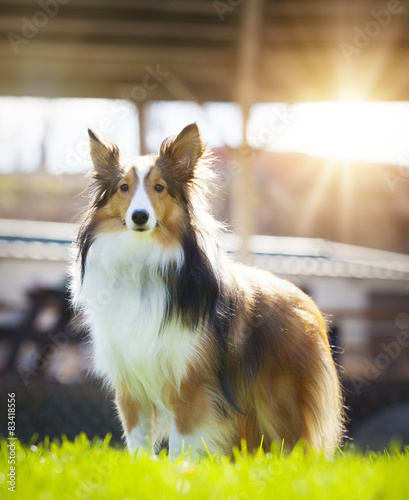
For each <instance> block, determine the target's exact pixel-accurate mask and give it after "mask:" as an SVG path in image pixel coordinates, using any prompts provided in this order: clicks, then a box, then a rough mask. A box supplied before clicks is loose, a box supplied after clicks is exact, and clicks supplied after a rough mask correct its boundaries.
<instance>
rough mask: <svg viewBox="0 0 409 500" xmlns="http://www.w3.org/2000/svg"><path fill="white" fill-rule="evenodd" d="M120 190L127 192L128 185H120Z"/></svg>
mask: <svg viewBox="0 0 409 500" xmlns="http://www.w3.org/2000/svg"><path fill="white" fill-rule="evenodd" d="M120 189H121V191H128V189H129V186H128V184H121V186H120Z"/></svg>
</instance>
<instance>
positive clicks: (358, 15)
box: [0, 0, 409, 445]
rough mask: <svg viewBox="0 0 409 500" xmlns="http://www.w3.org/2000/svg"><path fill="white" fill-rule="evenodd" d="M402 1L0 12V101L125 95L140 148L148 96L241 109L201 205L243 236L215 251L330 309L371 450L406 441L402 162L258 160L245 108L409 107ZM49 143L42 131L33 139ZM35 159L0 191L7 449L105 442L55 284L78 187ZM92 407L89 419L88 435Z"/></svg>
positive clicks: (408, 319)
mask: <svg viewBox="0 0 409 500" xmlns="http://www.w3.org/2000/svg"><path fill="white" fill-rule="evenodd" d="M408 7H409V2H408V0H404V1H398V0H389V1H386V0H375V1H373V0H365V1H363V0H359V1H354V0H347V1H341V0H335V1H331V2H329V1H327V2H325V1H324V0H314V1H295V0H294V1H293V0H290V1H287V0H274V1H273V0H245V1H240V0H238V1H237V0H234V1H233V0H220V1H219V0H218V1H204V0H194V1H192V0H177V1H170V2H166V1H164V0H160V1H151V2H149V1H146V0H107V1H104V2H103V1H101V0H70V1H66V0H64V1H63V0H44V1H39V2H37V1H33V0H19V1H15V0H0V15H1V16H0V34H1V37H0V69H1V75H2V78H1V80H0V95H13V96H38V97H45V98H60V97H77V98H82V97H93V98H95V97H100V98H109V99H121V100H127V102H128V106H131V107H132V108H133V109H134V111H135V114H136V112H137V116H138V123H139V127H138V130H139V132H138V136H137V137H135V142H139V144H140V152H141V153H142V154H144V153H147V152H148V149H149V148H148V145H147V143H148V141H147V136H148V133H149V130H150V128H153V127H154V124H152V123H150V122H149V121H148V113H147V110H148V106H149V104H150V103H151V102H153V101H172V100H175V101H192V102H196V103H198V104H203V103H206V102H236V103H238V104H239V105H240V107H241V111H242V123H241V128H242V132H243V133H242V136H243V137H242V146H241V147H239V148H237V150H236V151H233V152H232V151H226V150H222V151H218V153H220V155H219V156H220V157H221V160H220V163H219V164H218V165H217V168H218V170H219V171H220V173H221V174H222V186H221V187H222V188H225V191H228V196H227V201H224V202H223V201H222V202H220V200H219V199H218V198H215V200H214V205H215V208H216V211H217V213H218V216H219V218H220V219H222V220H225V221H228V223H229V225H230V226H231V227H232V228H233V229H234V230H235V232H236V233H237V235H238V236H239V238H238V239H236V238H229V239H228V240H227V246H228V247H229V248H230V249H231V252H232V253H235V254H236V255H238V256H239V257H240V258H241V259H242V260H246V261H248V262H249V263H251V264H254V265H256V266H259V267H263V268H266V269H270V270H272V271H273V272H275V273H277V274H279V275H281V276H284V277H286V278H288V279H290V280H291V281H293V282H294V283H295V284H297V285H298V286H300V287H301V288H303V289H304V290H305V291H306V292H307V293H309V294H311V295H312V296H313V298H314V299H315V300H316V301H317V303H318V305H319V306H320V307H321V308H322V310H323V311H324V312H325V313H326V314H328V318H329V323H330V325H331V329H332V330H331V335H332V341H333V343H334V345H335V346H336V348H335V350H334V356H335V357H336V359H337V362H338V363H339V364H340V365H341V366H343V369H342V370H341V376H342V377H343V380H344V383H345V385H346V387H347V388H348V392H347V393H346V398H347V399H346V402H347V405H349V406H350V408H351V410H350V417H351V432H352V433H353V434H354V432H355V435H356V436H361V437H362V441H361V442H363V443H369V444H371V443H373V442H374V441H373V440H372V441H371V436H369V437H368V435H364V434H365V433H363V432H362V426H364V427H365V425H366V419H367V418H369V417H373V414H374V413H376V412H378V411H381V410H384V409H385V408H387V410H385V411H386V413H382V414H381V416H382V418H380V420H377V421H376V422H374V421H372V426H371V429H378V430H377V431H374V432H378V435H379V427H381V428H383V430H385V431H387V432H385V435H384V436H383V438H382V436H381V439H380V441H379V443H381V445H382V443H384V442H385V439H387V438H389V437H391V436H392V435H393V432H394V429H396V432H399V434H401V435H402V436H405V432H406V431H407V429H408V425H406V424H405V422H404V419H405V418H406V417H405V415H407V408H406V406H405V403H406V404H408V402H409V388H408V382H409V353H408V349H409V347H408V346H409V340H408V336H409V334H408V330H409V300H408V298H409V290H408V278H409V257H408V255H407V254H408V253H409V237H408V227H409V208H408V204H407V196H408V182H407V181H408V179H409V175H408V170H407V164H403V166H402V164H400V165H389V166H385V165H376V166H375V165H366V166H362V165H360V166H359V168H358V165H356V164H353V163H351V164H349V165H347V166H345V165H343V164H341V163H339V162H338V163H337V162H333V164H331V165H328V164H326V162H324V161H323V160H317V159H315V158H306V157H305V156H301V155H299V156H297V155H292V156H291V155H271V156H270V157H268V155H266V154H264V156H263V155H258V154H255V152H254V151H253V150H252V149H251V147H250V146H249V145H248V138H247V136H246V132H247V125H248V118H249V115H250V113H251V107H252V105H253V104H254V103H263V102H264V103H269V102H274V103H277V102H281V103H289V104H292V103H296V102H306V101H345V100H368V101H369V100H373V101H382V100H383V101H392V100H394V101H399V100H400V101H405V100H406V101H409V86H408V85H407V83H408V77H407V65H406V64H405V63H406V60H407V58H408V56H409V45H408V35H407V33H408V25H409V8H408ZM122 111H123V107H119V108H118V110H117V112H118V120H119V119H120V117H121V116H122ZM2 119H3V120H4V119H5V118H4V117H0V120H2ZM61 120H64V116H61ZM351 120H354V117H353V116H352V117H351ZM106 121H107V120H105V121H104V122H101V124H100V125H101V129H104V127H105V126H106V128H109V127H108V125H107V124H106V123H105V122H106ZM52 131H53V130H52V124H50V122H49V121H48V119H47V120H45V132H44V134H45V136H46V135H47V134H48V135H49V134H52ZM136 133H137V132H135V134H136ZM13 139H14V140H15V141H19V139H20V138H19V137H16V138H13ZM341 140H342V138H340V141H341ZM385 140H388V138H386V139H385ZM21 147H22V148H24V144H21ZM233 155H234V156H233ZM40 156H41V158H40V160H41V161H40V165H41V172H38V175H36V176H32V177H31V178H30V184H29V183H27V182H26V181H23V182H20V179H21V178H20V176H19V175H16V174H14V175H10V176H8V177H7V178H6V180H4V179H2V182H0V194H1V199H0V210H1V215H0V216H1V217H2V220H0V274H1V286H0V341H1V347H2V348H1V350H0V371H2V379H3V380H4V382H2V384H0V397H2V398H3V397H4V396H5V394H7V392H9V391H10V390H14V389H15V390H16V393H17V401H18V404H19V408H20V410H21V411H22V412H23V417H22V418H21V420H20V422H23V423H20V425H21V428H20V437H21V439H25V440H28V439H29V438H30V436H31V435H32V434H33V433H35V432H38V434H39V438H41V437H43V436H44V435H46V434H47V433H48V434H52V435H59V434H60V433H61V432H66V433H67V434H68V435H69V436H73V435H75V433H76V432H78V431H80V430H82V429H86V430H87V432H88V433H89V434H90V435H92V433H93V432H95V433H100V434H104V433H105V432H107V430H111V431H113V432H114V433H116V434H115V436H116V438H117V439H119V434H118V427H117V424H116V423H115V419H114V416H113V414H112V411H110V405H109V401H108V400H107V397H106V396H105V395H104V396H101V395H100V394H99V393H98V392H97V389H95V390H94V389H93V388H90V386H89V385H88V384H89V383H90V378H89V375H88V371H89V357H88V356H89V346H88V345H87V343H86V340H85V338H84V336H83V335H82V334H83V333H84V332H74V331H73V330H72V329H71V327H70V326H69V320H70V317H71V311H70V310H69V305H68V303H67V296H66V289H65V280H66V266H67V257H68V247H69V246H70V245H71V242H72V240H73V238H74V237H75V230H76V226H75V225H73V224H68V223H67V222H68V221H69V220H72V218H73V216H75V215H77V214H78V213H79V212H80V210H81V208H82V205H83V203H84V200H78V199H75V201H73V198H74V196H75V195H76V194H77V193H79V192H80V191H81V190H82V188H83V187H84V182H83V181H82V180H80V179H79V177H77V176H74V175H73V176H65V177H64V176H61V178H60V179H59V180H58V181H57V182H56V181H55V179H54V180H50V181H45V180H46V178H47V175H46V173H45V172H44V166H45V140H44V143H43V144H42V149H41V154H40ZM260 158H261V159H260ZM398 158H399V154H398V153H397V160H398ZM0 161H1V159H0ZM232 162H234V167H233V168H231V166H232V165H233V163H232ZM397 163H398V161H397ZM402 167H403V168H402ZM405 169H406V170H405ZM352 170H354V174H353V175H352V174H351V172H352ZM334 172H338V173H337V174H334ZM340 172H341V174H340ZM317 179H319V181H318V182H316V183H315V182H314V181H316V180H317ZM322 179H323V180H322ZM3 181H4V182H3ZM57 184H58V186H57ZM316 184H317V185H316ZM45 185H46V186H47V188H45ZM308 193H310V194H309V195H308ZM334 200H340V203H335V202H334ZM55 207H58V210H56V208H55ZM16 219H20V220H16ZM27 219H31V221H28V220H27ZM37 219H38V220H37ZM40 221H42V222H40ZM51 221H53V222H51ZM57 222H58V223H57ZM257 235H264V236H257ZM266 235H269V236H266ZM271 235H275V236H271ZM301 237H303V238H301ZM330 240H331V241H330ZM335 242H337V243H335ZM366 247H374V248H366ZM375 247H376V248H377V250H375ZM381 249H382V250H381ZM16 373H17V375H18V377H19V378H18V379H16V378H15V375H16ZM19 384H24V385H19ZM61 384H66V385H61ZM32 394H35V397H33V396H32ZM65 398H68V399H67V400H66V401H65V400H64V399H65ZM93 398H94V399H93ZM67 401H68V403H67ZM84 401H85V402H86V403H87V404H83V403H84ZM40 403H41V404H40ZM71 403H72V404H71ZM394 405H397V406H399V408H395V409H396V411H394V409H393V408H392V409H388V408H389V407H392V406H394ZM44 408H45V409H46V410H44ZM87 408H88V410H87ZM90 408H92V409H93V411H92V413H93V414H95V413H97V414H98V410H96V411H95V408H100V409H101V411H100V415H101V419H100V420H99V422H93V423H92V425H89V420H90V418H89V415H90V410H89V409H90ZM30 412H31V413H30ZM388 412H389V413H388ZM34 414H35V415H36V418H33V415H34ZM385 415H386V416H385ZM1 418H3V414H1V415H0V420H1ZM373 418H377V417H376V416H375V417H373ZM67 421H70V424H71V425H72V426H71V428H70V429H69V430H67V429H66V423H67ZM33 422H35V424H33ZM379 422H381V424H379ZM402 422H404V423H403V424H402ZM397 423H399V425H397ZM395 425H396V427H395ZM368 428H369V427H368ZM4 432H5V431H4V427H3V424H2V421H0V433H4ZM385 436H386V437H385ZM372 437H373V436H372ZM382 439H383V441H382Z"/></svg>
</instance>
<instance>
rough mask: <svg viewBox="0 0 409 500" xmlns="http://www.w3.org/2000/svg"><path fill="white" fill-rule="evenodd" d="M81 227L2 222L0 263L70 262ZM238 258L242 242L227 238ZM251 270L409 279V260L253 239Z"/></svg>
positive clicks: (337, 246) (317, 243) (315, 243)
mask: <svg viewBox="0 0 409 500" xmlns="http://www.w3.org/2000/svg"><path fill="white" fill-rule="evenodd" d="M76 231H77V226H76V225H75V224H66V223H54V222H32V221H13V220H5V219H0V258H8V259H28V260H54V261H66V260H67V258H68V249H69V247H71V246H72V241H73V240H74V238H75V234H76ZM225 244H226V247H227V248H228V250H229V252H230V253H235V252H236V251H237V250H238V248H239V246H240V242H239V240H238V238H237V237H236V236H234V235H232V234H226V239H225ZM247 247H248V250H249V257H248V260H247V262H248V264H251V265H255V266H257V267H259V268H262V269H268V270H270V271H272V272H274V273H276V274H280V275H288V276H294V275H297V276H322V277H325V276H326V277H344V278H371V279H387V280H408V279H409V255H404V254H399V253H394V252H388V251H383V250H377V249H372V248H364V247H359V246H354V245H346V244H344V243H336V242H331V241H327V240H323V239H318V238H293V237H281V236H259V235H254V236H251V237H250V238H249V239H248V241H247Z"/></svg>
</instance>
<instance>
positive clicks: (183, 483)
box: [0, 435, 409, 500]
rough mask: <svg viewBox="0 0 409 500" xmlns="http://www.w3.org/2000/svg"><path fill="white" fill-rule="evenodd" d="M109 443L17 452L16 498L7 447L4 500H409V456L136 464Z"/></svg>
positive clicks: (1, 472)
mask: <svg viewBox="0 0 409 500" xmlns="http://www.w3.org/2000/svg"><path fill="white" fill-rule="evenodd" d="M108 442H109V438H107V439H105V440H104V441H103V442H102V441H93V442H89V441H88V440H87V438H86V437H85V436H83V435H81V436H79V437H78V438H77V439H76V440H75V441H74V442H69V441H67V440H66V439H63V441H62V443H61V444H58V443H56V442H55V443H49V442H47V441H46V442H45V443H44V444H42V445H37V446H34V445H33V446H31V447H30V446H21V445H20V446H18V448H17V463H16V467H17V468H16V479H17V486H16V493H15V494H14V493H11V492H8V491H7V487H8V485H7V477H6V474H7V472H8V470H9V465H8V464H7V457H8V451H7V447H6V442H5V441H2V442H1V443H0V450H1V459H0V461H1V468H0V483H1V484H0V497H1V498H14V499H19V500H20V499H24V500H25V499H27V500H34V499H38V500H67V499H74V498H75V499H80V500H88V499H94V498H95V499H105V498H106V499H110V500H114V499H129V500H131V499H138V500H142V499H149V500H152V499H156V498H158V499H176V498H195V499H206V500H209V499H211V500H213V499H223V500H228V499H230V500H245V499H255V498H260V499H269V500H270V499H274V500H280V499H289V500H293V499H311V498H314V499H331V500H336V499H343V500H358V499H362V500H363V499H365V500H378V499H379V500H380V499H391V500H399V499H405V500H408V499H409V448H407V449H406V450H405V451H403V452H402V451H399V450H397V449H395V450H392V448H391V450H390V451H389V452H385V453H378V454H377V453H368V454H362V453H359V452H357V451H355V450H353V449H351V448H349V449H346V450H344V451H343V452H342V451H338V452H337V454H336V455H335V457H334V458H333V459H331V460H329V459H326V458H324V457H323V456H320V455H317V454H309V455H308V456H304V454H303V452H302V450H301V447H298V448H296V449H295V450H294V451H293V452H292V453H291V454H289V455H286V456H284V455H283V453H282V452H281V450H280V449H279V448H277V449H275V450H273V451H272V452H271V453H268V454H264V453H260V454H258V455H256V456H249V455H247V453H246V450H245V448H244V449H243V450H241V451H238V450H237V451H236V452H235V460H234V462H233V461H231V460H229V459H228V458H227V457H222V458H217V457H207V458H202V459H200V460H197V461H193V460H190V459H187V458H185V459H183V458H179V459H176V460H174V461H171V460H169V459H168V458H167V457H166V456H165V454H162V455H161V456H160V457H159V458H158V459H157V460H153V459H152V458H151V457H150V456H149V455H148V454H143V455H142V456H140V457H138V458H137V459H136V460H134V461H133V462H132V461H131V460H130V458H129V455H128V453H127V451H126V450H123V449H119V448H111V447H109V446H108Z"/></svg>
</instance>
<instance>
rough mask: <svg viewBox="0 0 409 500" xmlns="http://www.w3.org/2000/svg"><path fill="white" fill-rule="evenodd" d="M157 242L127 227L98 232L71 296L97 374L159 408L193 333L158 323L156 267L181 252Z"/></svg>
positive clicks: (192, 346) (162, 289)
mask: <svg viewBox="0 0 409 500" xmlns="http://www.w3.org/2000/svg"><path fill="white" fill-rule="evenodd" d="M158 247H159V246H158V245H154V244H152V242H151V241H150V240H147V241H146V242H142V243H141V240H140V239H136V238H134V235H133V234H132V233H130V234H128V232H124V233H120V234H119V235H118V234H111V235H109V234H108V235H107V234H104V235H100V236H98V237H97V239H96V241H95V242H94V244H93V245H92V247H91V250H90V253H89V256H88V259H87V266H86V272H85V277H84V282H83V285H82V287H77V292H76V291H75V288H74V299H75V301H76V302H77V303H79V305H81V306H82V307H83V308H84V311H85V316H86V318H87V322H88V325H89V327H90V331H91V336H92V341H93V345H94V360H95V369H96V371H97V373H98V374H99V375H101V376H103V377H105V378H107V379H108V380H109V381H110V382H111V383H113V384H114V385H125V386H126V387H127V388H128V390H129V391H130V392H131V393H132V394H134V396H135V397H136V398H138V400H139V402H140V403H141V404H144V403H148V401H151V402H152V403H154V404H155V405H157V406H158V407H163V401H162V391H163V387H164V385H165V383H166V382H167V381H171V382H172V383H174V384H175V385H176V386H178V385H179V384H180V383H181V381H182V378H183V376H184V375H185V373H186V370H187V367H188V364H189V361H191V360H193V358H194V356H195V350H196V344H197V336H196V335H195V334H194V333H192V332H189V331H187V330H186V329H183V328H182V327H181V325H180V322H179V321H177V320H175V321H171V322H168V323H163V320H164V318H165V314H166V303H167V293H168V291H167V288H166V286H165V284H164V283H163V279H162V278H161V277H160V273H158V270H159V269H162V270H163V269H165V268H166V266H167V265H169V262H173V263H176V264H177V265H181V263H182V262H183V253H182V251H181V249H180V248H176V249H173V250H172V251H171V252H167V253H166V254H165V253H164V251H163V249H162V248H158ZM163 325H165V326H163Z"/></svg>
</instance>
